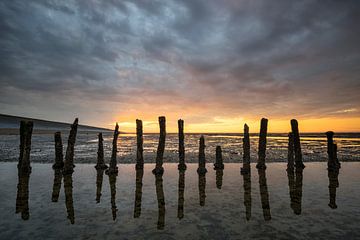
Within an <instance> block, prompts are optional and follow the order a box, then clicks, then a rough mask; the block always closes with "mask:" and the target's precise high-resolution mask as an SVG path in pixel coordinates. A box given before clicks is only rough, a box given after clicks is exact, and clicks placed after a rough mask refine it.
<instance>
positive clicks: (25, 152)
mask: <svg viewBox="0 0 360 240" xmlns="http://www.w3.org/2000/svg"><path fill="white" fill-rule="evenodd" d="M267 124H268V120H267V119H266V118H263V119H261V124H260V135H259V147H258V162H257V164H256V168H258V169H266V164H265V159H266V136H267ZM159 125H160V137H159V144H158V148H157V154H156V165H155V168H154V169H153V173H154V174H162V173H163V172H164V168H163V158H164V151H165V139H166V120H165V117H159ZM77 126H78V119H75V121H74V123H73V124H72V125H71V130H70V134H69V139H68V145H67V149H66V155H65V161H64V160H63V145H62V139H61V133H60V132H56V133H55V135H54V138H55V163H54V165H53V168H54V169H63V171H64V173H71V172H73V168H74V146H75V141H76V134H77ZM178 128H179V135H178V137H179V165H178V169H179V170H186V164H185V147H184V121H183V120H182V119H180V120H179V121H178ZM32 129H33V123H32V122H31V121H21V124H20V157H19V163H18V168H19V169H22V171H30V170H31V167H30V150H31V135H32ZM291 129H292V132H290V133H289V135H288V137H289V140H288V169H293V168H294V167H296V169H303V168H304V167H305V165H304V163H303V160H302V153H301V144H300V136H299V129H298V122H297V120H295V119H292V120H291ZM118 136H119V125H118V124H116V126H115V130H114V136H113V142H112V153H111V160H110V166H109V167H108V166H107V165H106V164H105V160H104V149H103V137H102V133H99V135H98V152H97V164H96V166H95V167H96V168H97V169H108V170H107V173H108V174H116V173H117V172H118V168H117V160H116V155H117V152H118V151H117V140H118ZM136 136H137V153H136V169H143V166H144V156H143V151H144V150H143V126H142V121H141V120H138V119H137V120H136ZM326 136H327V149H328V150H327V153H328V168H329V169H334V170H336V169H339V168H340V162H339V160H338V158H337V145H336V144H335V143H334V140H333V136H334V132H331V131H329V132H327V133H326ZM214 167H215V170H216V169H221V168H222V169H223V168H224V165H223V163H222V153H221V147H220V146H217V147H216V162H215V164H214ZM249 170H250V135H249V127H248V126H247V124H245V125H244V138H243V167H242V168H241V172H242V173H246V172H248V171H249ZM206 171H207V170H206V167H205V138H204V136H201V137H200V140H199V167H198V173H201V174H205V173H206Z"/></svg>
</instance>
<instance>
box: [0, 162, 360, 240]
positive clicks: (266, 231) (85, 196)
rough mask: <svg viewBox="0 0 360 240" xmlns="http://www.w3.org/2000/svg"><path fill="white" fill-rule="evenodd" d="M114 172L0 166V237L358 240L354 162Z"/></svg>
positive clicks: (358, 166)
mask: <svg viewBox="0 0 360 240" xmlns="http://www.w3.org/2000/svg"><path fill="white" fill-rule="evenodd" d="M118 166H119V174H118V176H116V175H110V176H107V175H105V176H106V177H105V178H104V172H103V171H96V170H95V169H94V166H93V165H88V164H77V166H76V168H75V169H74V170H75V171H74V173H73V174H66V175H63V174H62V173H61V172H60V171H58V170H53V169H52V168H51V165H50V164H32V172H31V173H27V174H18V172H17V167H16V163H0V180H1V188H0V203H1V204H0V212H1V214H2V217H1V218H0V232H1V237H0V238H1V239H19V238H24V239H39V238H80V239H84V238H89V239H95V238H102V237H103V236H104V235H106V236H107V237H108V238H117V239H124V238H129V239H135V238H136V239H142V238H146V239H165V238H166V239H177V238H189V239H193V238H195V239H199V238H204V239H205V238H207V239H234V238H235V239H238V238H241V239H249V238H265V239H274V238H282V239H288V238H292V239H304V238H316V239H339V238H344V239H359V238H360V233H359V230H360V227H359V226H358V225H359V224H358V223H359V221H360V209H359V202H360V188H359V186H360V174H359V173H360V163H343V164H342V168H341V169H340V171H328V170H327V169H326V163H307V164H306V168H305V169H304V170H302V171H296V170H294V171H286V164H285V163H268V164H267V169H266V170H257V169H256V168H255V166H254V165H253V164H252V165H251V167H252V168H251V172H250V173H248V174H244V175H241V174H240V167H241V165H240V164H225V169H224V170H223V171H222V172H221V174H220V173H219V172H218V173H216V171H215V170H213V169H212V168H211V165H210V164H207V169H208V172H207V173H206V174H198V173H197V168H198V165H197V164H188V166H187V170H186V171H179V170H178V168H177V164H164V169H165V172H164V174H163V175H153V174H152V173H151V170H152V169H153V168H154V164H145V166H144V170H138V171H135V166H134V164H128V165H122V164H121V165H118ZM107 179H108V181H106V180H107ZM220 179H221V180H220ZM220 181H222V182H221V184H220ZM185 183H186V184H185ZM219 186H221V189H220V188H219ZM134 194H135V196H134ZM205 197H206V198H205ZM205 199H206V202H205ZM199 203H200V204H199ZM205 203H206V204H205ZM15 212H16V213H19V214H15Z"/></svg>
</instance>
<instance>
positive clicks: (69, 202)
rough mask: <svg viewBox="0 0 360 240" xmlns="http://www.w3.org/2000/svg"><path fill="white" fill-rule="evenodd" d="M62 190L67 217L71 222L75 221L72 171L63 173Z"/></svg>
mask: <svg viewBox="0 0 360 240" xmlns="http://www.w3.org/2000/svg"><path fill="white" fill-rule="evenodd" d="M64 191H65V205H66V211H67V214H68V215H67V218H68V219H69V220H70V223H71V224H74V223H75V213H74V202H73V179H72V173H68V174H65V175H64Z"/></svg>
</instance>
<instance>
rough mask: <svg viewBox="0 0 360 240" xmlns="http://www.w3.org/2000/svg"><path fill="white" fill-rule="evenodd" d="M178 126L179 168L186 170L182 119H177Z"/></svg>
mask: <svg viewBox="0 0 360 240" xmlns="http://www.w3.org/2000/svg"><path fill="white" fill-rule="evenodd" d="M178 128H179V165H178V169H179V170H186V164H185V146H184V138H185V137H184V120H182V119H179V120H178Z"/></svg>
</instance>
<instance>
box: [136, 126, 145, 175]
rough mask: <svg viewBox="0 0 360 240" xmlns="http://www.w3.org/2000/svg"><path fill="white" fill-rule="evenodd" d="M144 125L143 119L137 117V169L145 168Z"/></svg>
mask: <svg viewBox="0 0 360 240" xmlns="http://www.w3.org/2000/svg"><path fill="white" fill-rule="evenodd" d="M143 142H144V138H143V125H142V121H141V120H139V119H136V145H137V151H136V166H135V168H136V169H143V168H144V155H143V153H144V147H143Z"/></svg>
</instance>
